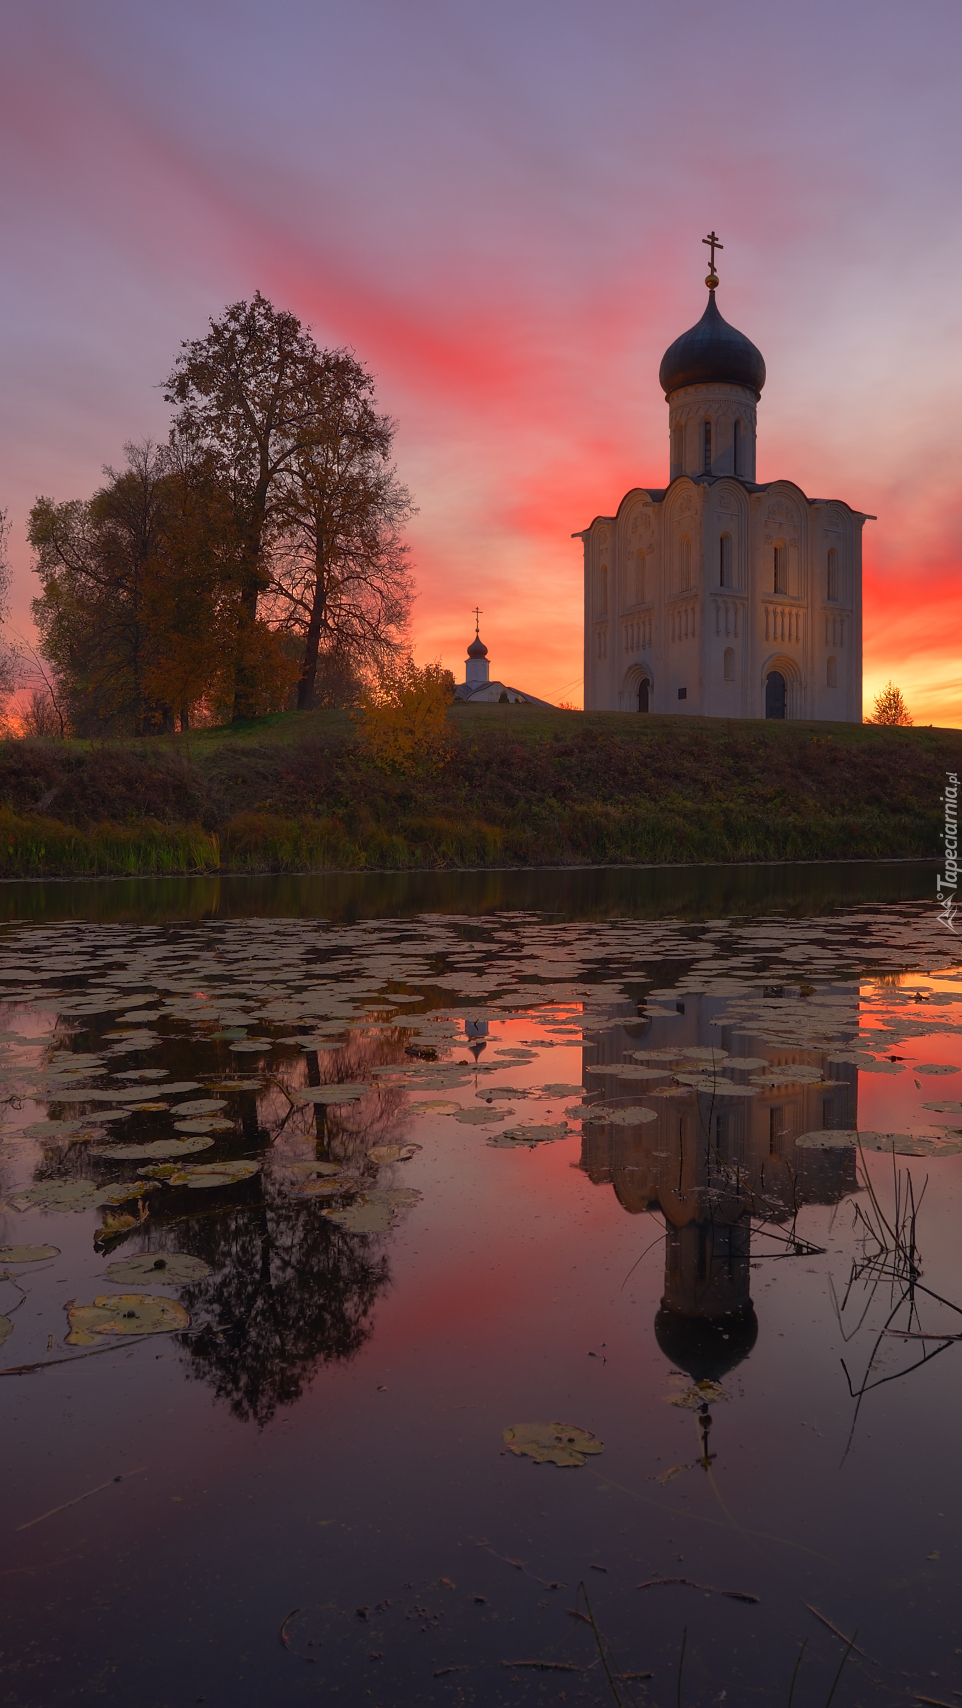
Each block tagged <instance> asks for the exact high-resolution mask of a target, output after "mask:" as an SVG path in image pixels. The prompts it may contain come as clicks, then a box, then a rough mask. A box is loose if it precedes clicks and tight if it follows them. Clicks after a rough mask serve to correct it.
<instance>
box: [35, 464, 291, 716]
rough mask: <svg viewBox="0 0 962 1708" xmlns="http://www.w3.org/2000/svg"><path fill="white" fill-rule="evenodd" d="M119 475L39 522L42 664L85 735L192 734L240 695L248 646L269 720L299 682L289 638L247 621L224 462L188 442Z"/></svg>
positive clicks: (41, 507) (41, 513)
mask: <svg viewBox="0 0 962 1708" xmlns="http://www.w3.org/2000/svg"><path fill="white" fill-rule="evenodd" d="M105 473H106V475H107V482H106V484H105V485H104V486H103V487H102V488H101V489H100V490H99V491H98V492H97V493H95V494H94V496H93V497H92V498H91V499H89V500H81V499H74V500H70V501H68V502H67V503H62V504H56V503H55V502H54V501H53V500H52V499H50V498H41V499H38V501H37V503H36V504H35V505H34V507H33V510H32V512H31V515H30V527H29V537H30V542H31V545H32V546H33V548H34V553H35V568H36V571H37V573H38V575H39V576H40V579H41V583H42V592H41V594H40V596H39V598H37V599H36V600H34V603H33V614H34V618H35V621H36V624H37V629H38V633H39V637H40V643H39V650H40V652H41V654H42V655H43V657H44V658H45V659H46V660H47V661H48V662H49V664H50V665H51V666H52V667H53V672H54V675H55V677H56V680H57V683H58V684H59V688H60V697H61V700H62V701H64V702H65V703H66V706H67V709H68V717H69V721H70V723H71V726H72V727H73V728H74V729H75V730H76V731H77V732H78V733H81V734H95V733H98V732H100V733H126V732H128V731H129V732H130V733H133V734H135V735H148V734H159V733H163V732H165V731H169V730H172V729H173V728H174V725H175V721H176V720H177V719H178V718H179V720H180V724H181V727H182V728H184V727H186V726H187V724H188V722H189V719H190V715H191V709H192V707H194V706H196V705H197V703H198V702H199V701H202V700H204V699H214V700H217V699H218V698H221V699H222V698H223V697H224V695H225V694H226V693H227V692H229V687H228V686H227V683H226V681H225V675H226V677H229V678H230V683H231V685H232V671H231V669H230V663H231V660H232V659H233V658H234V657H235V656H236V654H237V652H238V649H239V644H240V643H241V641H242V643H243V645H244V646H246V649H247V652H246V658H247V664H248V674H249V678H250V683H251V692H252V694H254V695H256V694H257V693H258V692H259V693H260V701H261V709H263V708H264V705H265V703H266V704H267V705H270V704H271V693H272V692H273V693H274V695H275V701H276V695H277V692H278V691H279V693H280V695H281V703H282V702H283V697H284V696H285V695H286V693H287V690H288V687H289V684H290V681H291V679H292V674H293V672H292V671H291V668H290V666H289V665H287V664H286V663H285V661H283V659H282V658H281V657H280V649H279V646H278V640H277V637H276V636H274V635H273V634H272V633H271V632H270V631H269V630H268V629H267V627H266V625H264V624H258V623H257V622H256V620H255V622H254V623H252V624H251V623H248V622H246V621H245V620H244V618H243V616H242V612H241V595H240V587H239V582H240V575H239V572H238V567H237V564H238V557H239V555H240V553H239V548H238V543H237V537H236V533H235V531H234V526H233V523H234V511H233V506H232V504H231V501H230V495H229V494H228V493H227V492H226V491H225V489H224V486H223V483H222V481H221V479H220V473H219V470H218V468H217V467H216V465H215V464H214V463H213V461H212V459H211V458H210V457H209V456H208V455H207V454H206V452H204V451H203V450H200V451H196V450H194V449H193V448H191V447H189V446H187V445H186V444H185V442H184V441H178V442H176V443H175V444H173V445H170V446H162V447H157V446H154V445H150V444H145V445H128V446H127V463H126V467H125V468H123V469H122V470H120V471H119V472H117V471H116V470H113V469H107V470H106V471H105ZM241 628H243V631H244V633H243V636H242V637H240V635H239V631H240V629H241ZM285 672H286V674H285ZM278 678H280V688H279V690H278V689H277V687H276V686H275V685H276V684H277V682H278ZM265 681H266V682H267V683H268V685H269V690H268V692H266V693H265V691H264V684H265Z"/></svg>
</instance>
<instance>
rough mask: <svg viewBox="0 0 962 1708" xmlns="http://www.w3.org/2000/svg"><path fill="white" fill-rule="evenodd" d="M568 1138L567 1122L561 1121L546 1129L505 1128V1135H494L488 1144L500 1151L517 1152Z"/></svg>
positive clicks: (545, 1127)
mask: <svg viewBox="0 0 962 1708" xmlns="http://www.w3.org/2000/svg"><path fill="white" fill-rule="evenodd" d="M567 1137H568V1125H567V1122H565V1121H560V1122H558V1123H556V1124H554V1125H549V1126H544V1127H505V1129H504V1132H503V1133H492V1135H491V1137H490V1139H489V1140H488V1144H489V1145H494V1146H496V1147H497V1149H499V1150H516V1149H518V1148H519V1146H522V1145H524V1146H527V1148H528V1149H529V1150H533V1149H534V1146H535V1145H546V1144H551V1143H552V1141H553V1140H554V1139H564V1138H567Z"/></svg>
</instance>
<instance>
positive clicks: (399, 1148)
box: [367, 1145, 421, 1163]
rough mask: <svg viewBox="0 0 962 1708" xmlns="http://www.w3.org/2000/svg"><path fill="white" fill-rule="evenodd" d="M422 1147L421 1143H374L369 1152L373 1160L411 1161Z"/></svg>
mask: <svg viewBox="0 0 962 1708" xmlns="http://www.w3.org/2000/svg"><path fill="white" fill-rule="evenodd" d="M420 1149H421V1146H420V1145H372V1147H371V1149H370V1150H369V1151H368V1153H367V1154H368V1156H369V1157H370V1159H371V1161H372V1162H379V1163H380V1162H410V1160H411V1158H412V1156H416V1155H417V1153H418V1151H419V1150H420Z"/></svg>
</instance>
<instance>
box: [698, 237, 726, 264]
mask: <svg viewBox="0 0 962 1708" xmlns="http://www.w3.org/2000/svg"><path fill="white" fill-rule="evenodd" d="M702 242H703V243H707V244H708V247H709V248H710V250H711V270H712V272H714V271H715V250H716V249H724V247H725V245H724V243H719V241H718V238H717V237H716V236H715V233H714V232H713V231H710V232H709V233H708V236H707V237H703V238H702Z"/></svg>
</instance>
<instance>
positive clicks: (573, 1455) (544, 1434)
mask: <svg viewBox="0 0 962 1708" xmlns="http://www.w3.org/2000/svg"><path fill="white" fill-rule="evenodd" d="M504 1442H505V1446H506V1447H507V1448H508V1451H509V1452H510V1453H515V1454H517V1455H518V1456H519V1457H520V1456H521V1455H522V1454H523V1455H525V1456H526V1457H527V1458H529V1459H534V1460H535V1462H536V1463H537V1464H539V1465H545V1464H551V1465H583V1464H584V1462H585V1456H586V1454H589V1453H603V1452H604V1445H605V1444H604V1442H603V1441H599V1440H598V1437H597V1435H592V1433H591V1430H590V1429H581V1428H579V1426H578V1424H576V1423H558V1422H557V1421H555V1422H552V1423H511V1424H509V1425H508V1427H507V1428H506V1429H505V1431H504Z"/></svg>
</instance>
